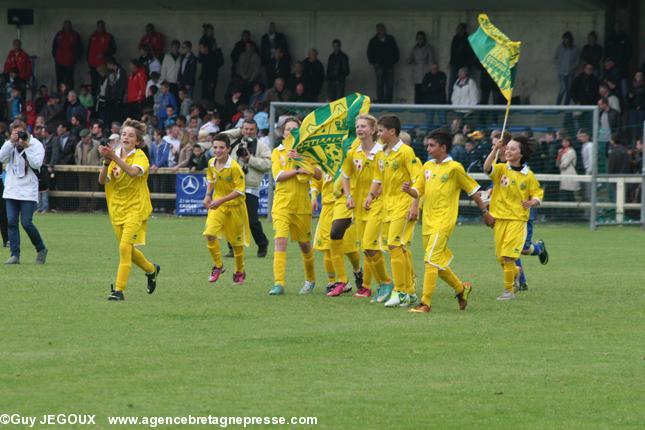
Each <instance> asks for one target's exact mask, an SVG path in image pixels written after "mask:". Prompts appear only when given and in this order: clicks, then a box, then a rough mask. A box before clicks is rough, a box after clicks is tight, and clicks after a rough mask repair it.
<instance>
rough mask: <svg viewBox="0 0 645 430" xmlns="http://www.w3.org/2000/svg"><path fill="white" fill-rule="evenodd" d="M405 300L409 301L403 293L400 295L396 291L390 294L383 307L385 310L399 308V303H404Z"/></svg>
mask: <svg viewBox="0 0 645 430" xmlns="http://www.w3.org/2000/svg"><path fill="white" fill-rule="evenodd" d="M406 300H409V298H408V295H407V294H405V293H401V292H398V291H394V292H392V294H391V295H390V299H389V300H388V301H387V302H385V307H386V308H397V307H399V306H401V303H403V302H405V301H406Z"/></svg>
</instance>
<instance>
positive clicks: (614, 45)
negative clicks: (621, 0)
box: [605, 21, 633, 96]
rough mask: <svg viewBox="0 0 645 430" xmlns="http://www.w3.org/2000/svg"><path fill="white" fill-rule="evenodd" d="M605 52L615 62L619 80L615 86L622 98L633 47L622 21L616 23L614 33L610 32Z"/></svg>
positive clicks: (625, 88)
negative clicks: (617, 87)
mask: <svg viewBox="0 0 645 430" xmlns="http://www.w3.org/2000/svg"><path fill="white" fill-rule="evenodd" d="M605 52H606V53H607V54H606V55H610V56H611V57H612V58H613V59H614V60H615V61H616V66H618V70H619V72H620V78H621V81H620V82H618V83H617V84H618V85H620V86H619V90H620V94H621V95H622V96H624V95H625V94H627V81H626V79H625V78H626V77H627V76H629V62H630V61H631V59H632V55H633V47H632V40H631V37H630V36H629V35H628V34H627V33H626V32H625V29H624V26H623V23H622V21H616V24H615V26H614V31H613V32H611V34H610V35H609V39H608V40H607V46H606V49H605Z"/></svg>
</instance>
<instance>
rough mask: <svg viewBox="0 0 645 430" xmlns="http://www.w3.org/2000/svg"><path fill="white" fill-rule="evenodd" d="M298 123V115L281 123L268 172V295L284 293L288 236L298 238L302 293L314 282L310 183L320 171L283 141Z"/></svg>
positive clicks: (309, 290)
mask: <svg viewBox="0 0 645 430" xmlns="http://www.w3.org/2000/svg"><path fill="white" fill-rule="evenodd" d="M299 126H300V121H299V120H298V119H297V118H294V117H291V118H287V119H286V120H285V122H284V125H283V134H282V138H283V143H282V144H280V145H279V146H278V147H277V148H275V149H274V150H273V152H272V154H271V163H272V165H271V173H272V174H273V179H274V180H275V182H276V185H275V193H274V195H273V207H272V208H271V216H272V218H273V230H274V231H275V235H274V238H275V249H274V252H273V276H274V280H275V282H274V285H273V288H271V290H270V291H269V295H271V296H279V295H282V294H284V286H285V283H286V271H287V252H286V251H287V239H288V238H289V236H291V240H292V241H295V242H298V245H300V251H301V252H302V259H303V263H304V269H305V284H304V286H303V287H302V289H301V290H300V293H301V294H306V293H309V292H311V290H313V289H314V287H315V285H316V272H315V270H314V253H313V250H312V249H311V243H310V241H311V198H310V197H309V183H310V181H311V179H312V177H313V179H320V178H321V177H322V172H321V171H320V170H319V169H316V168H314V167H313V166H311V165H310V164H309V163H306V162H304V161H299V160H298V159H299V158H300V156H299V155H298V153H297V152H296V151H295V150H293V149H292V148H291V147H287V146H285V144H284V142H285V141H286V140H287V137H288V136H289V134H290V133H291V130H293V129H294V128H297V127H299Z"/></svg>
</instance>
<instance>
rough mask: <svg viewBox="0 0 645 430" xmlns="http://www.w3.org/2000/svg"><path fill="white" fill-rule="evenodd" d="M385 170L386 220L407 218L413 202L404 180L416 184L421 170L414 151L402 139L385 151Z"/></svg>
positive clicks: (384, 203)
mask: <svg viewBox="0 0 645 430" xmlns="http://www.w3.org/2000/svg"><path fill="white" fill-rule="evenodd" d="M383 158H384V164H385V166H384V170H383V198H384V202H383V207H385V208H386V213H385V219H384V221H385V222H389V221H393V220H396V219H400V218H405V217H407V215H408V211H409V210H410V205H411V204H412V200H413V199H412V197H410V196H409V195H408V194H406V193H404V192H403V191H402V190H401V189H402V187H403V183H404V182H409V183H410V185H412V184H414V182H415V180H416V179H417V177H418V176H419V172H420V171H421V163H419V162H417V157H416V156H415V155H414V151H413V150H412V148H410V147H409V146H408V145H406V144H404V143H403V142H402V141H400V140H399V142H398V143H397V144H396V145H394V146H393V147H392V149H391V150H390V152H389V153H384V155H383Z"/></svg>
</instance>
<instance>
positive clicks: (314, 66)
mask: <svg viewBox="0 0 645 430" xmlns="http://www.w3.org/2000/svg"><path fill="white" fill-rule="evenodd" d="M302 66H303V67H304V72H305V76H307V80H308V81H309V86H305V89H306V90H307V93H308V95H309V96H310V97H311V98H312V99H313V101H318V98H319V97H320V91H321V90H322V86H323V82H325V67H324V66H323V64H322V63H321V62H320V60H318V51H317V50H316V49H315V48H310V49H309V52H308V54H307V58H305V59H304V60H302Z"/></svg>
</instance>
